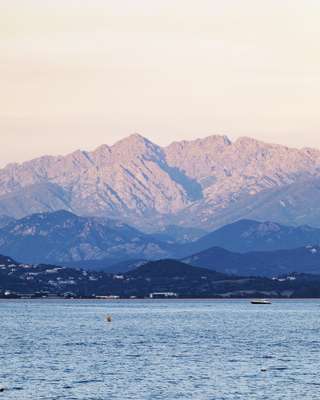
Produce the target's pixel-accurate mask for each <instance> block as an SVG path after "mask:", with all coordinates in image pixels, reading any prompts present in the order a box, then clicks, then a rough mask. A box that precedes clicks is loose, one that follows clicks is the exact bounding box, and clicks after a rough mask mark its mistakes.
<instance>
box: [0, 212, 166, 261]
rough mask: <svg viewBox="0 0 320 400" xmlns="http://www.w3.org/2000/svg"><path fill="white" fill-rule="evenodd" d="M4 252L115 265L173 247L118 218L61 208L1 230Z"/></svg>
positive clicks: (27, 258) (0, 247) (152, 256)
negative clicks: (78, 213) (116, 219)
mask: <svg viewBox="0 0 320 400" xmlns="http://www.w3.org/2000/svg"><path fill="white" fill-rule="evenodd" d="M0 251H1V252H2V253H4V254H9V255H10V256H11V257H14V258H16V259H21V260H24V261H26V262H31V263H38V262H47V263H64V262H65V263H72V262H79V261H84V260H95V261H97V260H103V261H102V262H101V263H105V264H107V265H111V264H115V263H117V262H119V261H122V260H126V259H133V258H138V259H146V258H147V259H155V258H162V257H167V256H170V255H171V251H172V246H171V245H169V244H166V243H161V242H160V241H157V240H156V239H154V238H153V237H152V236H150V235H145V234H143V233H141V232H140V231H138V230H137V229H135V228H132V227H130V226H128V225H126V224H123V223H120V222H118V221H115V220H111V219H105V218H96V217H78V216H77V215H75V214H72V213H70V212H68V211H57V212H53V213H42V214H33V215H31V216H28V217H25V218H22V219H20V220H15V221H13V222H11V223H9V224H8V225H6V226H5V227H4V228H2V229H0Z"/></svg>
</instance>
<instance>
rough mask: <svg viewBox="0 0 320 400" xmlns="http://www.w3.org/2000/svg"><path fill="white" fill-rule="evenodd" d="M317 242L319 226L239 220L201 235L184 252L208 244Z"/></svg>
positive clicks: (253, 246) (263, 246) (239, 248)
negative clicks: (294, 225) (295, 225)
mask: <svg viewBox="0 0 320 400" xmlns="http://www.w3.org/2000/svg"><path fill="white" fill-rule="evenodd" d="M317 244H320V229H318V228H312V227H311V226H308V225H304V226H297V227H293V226H285V225H281V224H278V223H275V222H258V221H252V220H240V221H237V222H234V223H233V224H229V225H226V226H223V227H222V228H220V229H217V230H216V231H214V232H212V233H209V234H207V235H204V236H203V237H201V238H200V239H199V240H197V241H196V242H194V243H190V245H185V249H186V252H193V253H195V252H199V251H202V250H205V249H208V248H210V247H223V248H225V249H227V250H230V251H234V252H240V253H244V252H248V251H272V250H280V249H294V248H297V247H302V246H307V245H317Z"/></svg>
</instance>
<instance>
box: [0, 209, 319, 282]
mask: <svg viewBox="0 0 320 400" xmlns="http://www.w3.org/2000/svg"><path fill="white" fill-rule="evenodd" d="M170 231H172V232H173V233H177V232H178V233H179V235H177V237H175V235H173V234H172V235H171V236H168V235H167V234H166V233H164V232H163V231H162V232H160V233H156V234H146V233H143V232H141V231H139V230H137V229H136V228H134V227H131V226H129V225H127V224H124V223H122V222H119V221H117V220H113V219H108V218H103V217H83V216H77V215H75V214H73V213H71V212H69V211H64V210H60V211H55V212H52V213H39V214H32V215H30V216H27V217H24V218H22V219H17V220H14V219H8V221H7V225H5V226H4V227H2V228H1V229H0V253H2V254H7V255H8V256H10V257H12V258H14V259H18V260H22V261H23V262H27V263H33V264H37V263H47V264H55V265H64V266H67V267H76V268H83V269H87V270H103V271H105V272H119V273H120V272H121V273H126V272H128V271H130V270H132V269H135V268H137V267H138V266H140V265H143V264H145V263H147V262H148V261H150V260H158V259H164V258H175V259H182V260H183V261H184V262H185V263H189V264H191V265H193V266H197V267H205V268H208V269H211V270H215V271H219V272H223V273H228V274H235V275H242V276H248V275H255V276H277V275H279V274H282V273H291V272H308V273H320V269H319V265H320V247H319V245H320V229H318V228H312V227H310V226H299V227H290V226H284V225H281V224H277V223H275V222H258V221H252V220H241V221H237V222H235V223H233V224H230V225H226V226H224V227H222V228H219V229H217V230H215V231H213V232H211V233H209V234H205V235H204V236H202V237H201V238H199V239H198V240H194V239H195V236H194V235H198V234H199V232H200V231H199V230H194V229H192V230H191V232H190V234H189V232H188V229H187V228H179V227H178V228H174V227H172V226H171V227H169V228H168V230H167V232H170ZM180 233H183V235H182V236H181V235H180ZM186 236H187V237H189V241H188V242H185V240H186V239H185V238H186ZM183 238H184V239H183ZM161 239H162V240H161Z"/></svg>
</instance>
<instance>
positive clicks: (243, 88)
mask: <svg viewBox="0 0 320 400" xmlns="http://www.w3.org/2000/svg"><path fill="white" fill-rule="evenodd" d="M319 42H320V2H319V0H290V1H286V0H268V1H265V0H224V1H221V0H192V1H190V0H76V1H73V0H1V2H0V167H2V166H4V165H5V164H7V163H9V162H21V161H24V160H27V159H30V158H33V157H37V156H40V155H44V154H66V153H68V152H71V151H73V150H75V149H78V148H80V149H84V150H91V149H93V148H95V147H97V146H99V145H100V144H102V143H106V144H112V143H114V142H115V141H117V140H119V139H121V138H123V137H125V136H128V135H129V134H131V133H134V132H138V133H140V134H142V135H143V136H146V137H148V138H149V139H150V140H152V141H154V142H156V143H158V144H160V145H166V144H168V143H170V142H172V141H175V140H183V139H186V140H191V139H195V138H198V137H205V136H208V135H211V134H224V135H228V136H229V137H230V138H231V139H233V140H234V139H236V138H237V137H239V136H251V137H255V138H257V139H261V140H265V141H269V142H276V143H281V144H286V145H288V146H295V147H304V146H308V147H319V148H320V115H319V114H320V113H319V104H320V51H319Z"/></svg>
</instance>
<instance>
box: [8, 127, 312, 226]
mask: <svg viewBox="0 0 320 400" xmlns="http://www.w3.org/2000/svg"><path fill="white" fill-rule="evenodd" d="M319 178H320V151H319V150H316V149H302V150H299V149H291V148H288V147H285V146H280V145H276V144H268V143H264V142H261V141H258V140H255V139H252V138H248V137H242V138H239V139H238V140H236V141H235V142H233V143H232V142H231V141H230V139H229V138H228V137H227V136H224V135H212V136H208V137H206V138H202V139H196V140H192V141H181V142H173V143H172V144H170V145H169V146H167V147H160V146H158V145H157V144H154V143H152V142H151V141H150V140H148V139H147V138H145V137H143V136H141V135H139V134H132V135H130V136H128V137H127V138H124V139H122V140H120V141H118V142H116V143H115V144H114V145H112V146H108V145H102V146H100V147H98V148H97V149H96V150H94V151H92V152H86V151H80V150H78V151H76V152H74V153H71V154H69V155H66V156H58V157H51V156H45V157H41V158H38V159H35V160H31V161H28V162H26V163H22V164H19V165H18V164H11V165H10V166H8V167H6V168H3V169H1V170H0V214H4V215H9V216H13V217H21V216H24V215H26V212H27V210H32V212H38V211H54V210H56V209H57V208H64V209H67V210H70V211H74V212H76V213H77V214H80V215H103V216H109V217H114V218H119V219H122V220H124V221H126V222H130V223H133V224H138V225H139V226H140V227H143V226H145V224H148V223H150V224H154V221H159V223H161V224H167V223H173V224H180V225H186V226H190V225H193V226H198V227H205V228H206V229H210V228H212V227H213V226H217V224H218V222H217V221H218V220H219V221H221V222H219V224H223V223H228V222H232V221H234V220H235V219H241V218H254V219H259V218H260V214H261V212H260V211H259V210H260V209H261V204H262V203H263V204H266V207H267V208H268V209H270V210H271V209H272V211H270V212H271V217H272V219H273V220H275V221H280V222H285V223H288V218H289V216H290V218H291V219H292V218H294V219H295V218H298V220H297V221H298V223H299V224H301V223H309V224H310V223H314V218H312V217H311V214H312V215H314V214H315V213H316V214H317V215H319V221H318V222H317V224H319V225H320V207H319V210H318V208H317V207H318V206H317V204H318V203H320V201H319V202H317V201H316V199H317V196H319V197H320V190H318V188H319V181H320V179H319ZM292 185H298V186H299V188H302V187H308V193H309V196H308V199H307V201H308V202H309V203H310V202H312V204H311V203H310V206H309V208H307V211H306V212H302V211H301V210H303V209H305V208H306V207H305V204H303V200H302V198H303V195H304V192H305V191H302V189H298V190H294V189H292V190H291V189H290V188H291V187H293V186H292ZM275 191H276V192H277V196H275V195H272V197H268V196H267V193H269V192H272V193H274V192H275ZM282 194H283V195H282ZM297 196H298V197H297ZM258 198H259V199H260V198H261V199H262V198H263V200H261V199H260V200H259V202H258ZM319 200H320V199H319ZM240 201H241V202H242V203H240ZM271 203H272V205H271ZM238 204H243V205H242V206H241V207H240V205H238ZM257 204H259V209H258V208H257ZM229 210H230V213H229ZM231 210H232V211H231ZM317 210H318V211H317ZM253 212H254V213H253ZM259 212H260V214H259ZM265 215H267V218H268V213H266V212H265V213H264V214H263V215H262V214H261V217H263V219H267V218H266V217H265ZM308 215H310V217H309V216H308ZM218 217H219V218H218ZM222 221H223V223H222ZM220 226H221V225H220Z"/></svg>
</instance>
